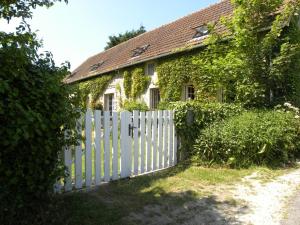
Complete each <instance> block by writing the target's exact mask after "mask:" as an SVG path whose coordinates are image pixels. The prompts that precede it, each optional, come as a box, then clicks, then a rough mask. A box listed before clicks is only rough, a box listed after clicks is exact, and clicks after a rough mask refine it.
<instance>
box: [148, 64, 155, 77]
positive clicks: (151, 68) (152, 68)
mask: <svg viewBox="0 0 300 225" xmlns="http://www.w3.org/2000/svg"><path fill="white" fill-rule="evenodd" d="M147 70H148V71H147V72H148V75H151V76H152V75H154V72H155V65H154V63H151V64H148V68H147Z"/></svg>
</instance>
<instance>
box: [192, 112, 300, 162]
mask: <svg viewBox="0 0 300 225" xmlns="http://www.w3.org/2000/svg"><path fill="white" fill-rule="evenodd" d="M195 151H196V154H197V155H198V156H199V157H200V159H201V160H202V161H204V162H207V163H209V164H211V163H218V164H226V165H230V166H232V167H247V166H250V165H252V164H255V165H270V166H279V165H281V164H284V163H289V162H290V161H291V160H293V159H294V158H295V156H296V155H297V154H299V152H300V121H299V119H296V118H295V115H294V114H293V113H290V112H289V113H286V112H281V111H260V112H254V111H251V112H245V113H243V114H242V115H237V116H234V117H233V118H230V119H228V120H226V121H223V122H221V123H215V124H213V125H211V126H209V127H208V128H206V129H205V130H203V131H202V132H201V134H200V136H199V138H198V139H197V141H196V144H195Z"/></svg>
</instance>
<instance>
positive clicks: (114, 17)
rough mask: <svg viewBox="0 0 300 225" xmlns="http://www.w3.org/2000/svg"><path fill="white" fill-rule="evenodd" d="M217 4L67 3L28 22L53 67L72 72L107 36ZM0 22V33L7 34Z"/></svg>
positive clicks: (202, 0) (185, 0)
mask: <svg viewBox="0 0 300 225" xmlns="http://www.w3.org/2000/svg"><path fill="white" fill-rule="evenodd" d="M219 1H220V0H151V1H150V0H144V1H141V0H126V1H124V0H109V1H108V0H106V1H104V0H69V3H68V4H67V5H66V4H64V3H57V4H55V6H53V7H51V8H49V9H46V8H39V9H36V10H35V11H34V15H33V19H32V20H31V21H30V24H31V26H32V29H33V30H38V36H39V38H41V39H43V43H44V49H43V50H47V51H51V52H52V53H53V55H54V59H55V61H56V63H57V64H60V63H62V62H64V61H69V62H70V63H71V69H72V70H74V69H75V68H76V67H77V66H79V65H80V64H81V63H82V62H83V61H84V60H86V59H87V58H88V57H90V56H92V55H94V54H97V53H99V52H101V51H103V48H104V46H105V45H106V42H107V40H108V36H109V35H112V34H118V33H120V32H125V31H126V30H132V29H133V28H134V29H137V28H139V26H140V25H141V24H142V25H144V26H145V27H146V29H147V30H148V31H149V30H152V29H154V28H156V27H159V26H161V25H164V24H166V23H168V22H171V21H174V20H176V19H178V18H180V17H183V16H185V15H187V14H190V13H192V12H195V11H197V10H199V9H201V8H204V7H207V6H209V5H211V4H214V3H216V2H219ZM14 25H15V22H12V23H11V24H10V25H9V26H7V25H6V23H5V22H4V21H2V22H1V21H0V27H1V30H2V29H3V30H10V29H11V27H14Z"/></svg>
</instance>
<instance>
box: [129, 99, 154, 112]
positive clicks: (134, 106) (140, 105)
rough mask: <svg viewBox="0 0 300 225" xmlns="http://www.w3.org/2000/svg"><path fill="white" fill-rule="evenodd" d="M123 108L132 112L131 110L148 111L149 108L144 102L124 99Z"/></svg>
mask: <svg viewBox="0 0 300 225" xmlns="http://www.w3.org/2000/svg"><path fill="white" fill-rule="evenodd" d="M123 109H124V110H127V111H130V112H132V111H133V110H139V111H148V110H149V108H148V106H147V104H146V103H145V102H142V101H134V100H125V101H124V104H123Z"/></svg>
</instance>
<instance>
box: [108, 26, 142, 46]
mask: <svg viewBox="0 0 300 225" xmlns="http://www.w3.org/2000/svg"><path fill="white" fill-rule="evenodd" d="M145 32H146V30H145V27H144V26H140V28H139V29H137V30H131V31H126V32H125V33H120V34H119V35H112V36H109V37H108V39H109V41H108V42H107V43H106V47H105V48H104V49H105V50H107V49H110V48H112V47H114V46H116V45H118V44H120V43H122V42H125V41H127V40H129V39H131V38H134V37H136V36H138V35H140V34H143V33H145Z"/></svg>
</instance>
